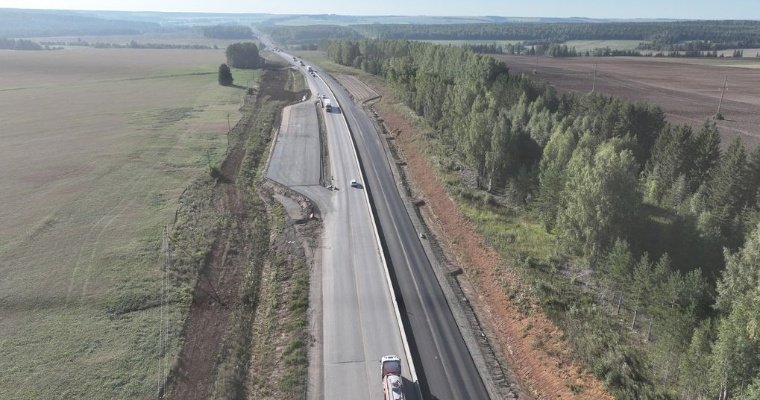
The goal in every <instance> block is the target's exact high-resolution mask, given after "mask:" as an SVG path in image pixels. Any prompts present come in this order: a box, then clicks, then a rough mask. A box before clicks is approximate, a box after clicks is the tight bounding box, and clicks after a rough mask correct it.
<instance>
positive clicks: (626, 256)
mask: <svg viewBox="0 0 760 400" xmlns="http://www.w3.org/2000/svg"><path fill="white" fill-rule="evenodd" d="M327 53H328V56H329V57H330V58H331V59H333V60H334V61H336V62H338V63H341V64H344V65H350V66H354V67H357V68H362V69H363V70H365V71H367V72H370V73H373V74H377V75H381V76H383V77H384V78H385V79H386V81H387V82H388V84H389V85H390V86H391V87H392V88H393V89H394V91H395V92H396V94H397V96H398V97H400V98H401V99H402V100H403V101H404V102H405V103H406V104H408V105H409V106H410V107H411V108H412V109H413V110H414V111H415V112H417V113H418V114H419V115H421V116H422V117H424V118H425V119H426V120H427V121H428V123H429V124H430V125H431V126H432V127H433V128H435V131H436V134H435V135H436V138H437V140H438V141H440V142H441V143H442V144H443V145H444V147H445V148H447V149H448V151H449V152H450V156H451V157H452V158H455V159H461V160H464V162H465V163H466V164H467V165H468V167H469V168H471V170H472V171H473V173H474V174H475V175H476V176H477V179H476V182H475V185H476V186H477V188H479V189H481V190H483V191H484V192H486V193H490V194H491V195H500V197H504V198H506V199H507V200H508V201H509V202H510V203H511V204H513V205H516V206H518V209H522V210H529V211H530V212H529V213H528V214H526V217H527V216H529V215H537V216H538V218H539V219H540V220H541V221H542V222H543V223H544V225H545V226H546V228H547V229H548V230H549V231H551V232H553V233H554V235H555V236H556V237H557V239H558V240H557V249H556V253H558V254H566V255H567V256H568V257H570V259H572V260H576V261H575V262H584V263H587V264H588V266H589V267H590V268H591V269H592V270H593V271H595V273H596V274H595V276H596V277H597V278H596V282H595V283H589V284H588V288H589V290H596V291H599V292H600V293H601V292H610V291H611V292H614V293H615V296H617V298H618V299H619V301H620V302H621V303H622V302H625V303H626V304H628V306H629V307H630V308H631V310H632V312H633V319H634V320H633V324H632V325H633V326H635V325H636V318H637V316H639V318H641V319H643V318H646V319H647V320H648V321H650V322H651V325H650V326H649V332H648V333H651V334H647V337H650V338H651V339H652V342H651V343H650V344H649V345H647V346H644V347H643V348H644V350H645V351H644V354H645V355H644V356H640V355H638V354H639V353H638V350H630V349H631V348H636V346H633V345H630V346H629V345H625V344H624V341H621V339H620V338H621V336H620V335H627V333H626V331H620V332H617V334H618V336H617V339H615V340H612V341H605V342H603V343H602V342H597V343H596V344H594V345H593V346H591V345H588V344H587V342H586V341H585V340H587V339H586V337H587V336H589V331H590V330H593V329H591V328H589V327H590V326H592V325H593V324H596V323H597V322H594V321H599V320H600V318H601V317H599V315H598V313H597V312H578V313H577V318H571V319H575V321H574V322H572V323H573V324H576V325H577V324H581V325H579V326H583V327H584V328H582V329H581V330H577V331H574V330H572V329H570V330H569V331H570V332H576V334H575V335H574V336H573V337H570V340H571V342H573V343H575V344H576V345H577V347H578V348H579V349H583V351H582V354H586V355H588V357H586V358H584V360H585V361H586V362H587V364H588V365H590V366H591V368H592V370H593V371H595V372H596V373H597V374H599V375H600V376H601V377H603V378H604V379H605V380H606V381H607V383H608V385H609V386H610V388H611V389H612V390H613V391H614V392H615V393H617V394H618V395H619V396H620V397H621V398H678V397H680V398H684V399H694V398H707V397H714V398H715V397H717V396H718V395H719V394H721V393H722V394H723V395H724V396H726V395H727V396H729V397H731V398H747V399H748V398H752V397H751V396H752V394H753V393H757V392H758V390H760V381H758V380H757V379H756V377H757V376H758V375H760V336H758V334H757V332H758V329H757V325H756V323H757V320H758V318H757V312H756V310H758V309H760V296H757V294H756V293H760V292H758V291H760V289H758V288H757V286H758V280H760V279H758V275H760V272H758V268H757V265H758V261H760V227H759V225H758V221H760V217H759V215H760V210H759V209H758V206H757V204H758V195H757V192H758V187H759V186H760V151H753V152H752V153H750V154H749V155H748V154H747V151H746V149H745V148H744V146H743V145H742V143H741V142H739V141H735V142H733V143H732V144H731V145H730V146H728V148H727V149H726V150H725V151H721V147H720V136H719V133H718V129H717V127H716V125H715V124H714V123H712V122H708V123H706V124H705V125H704V126H703V127H702V128H701V129H699V130H698V131H697V132H696V133H695V132H694V131H693V130H692V129H691V128H689V127H685V126H671V125H669V124H667V123H666V122H665V118H664V114H663V112H662V111H661V110H660V109H659V108H658V107H655V106H652V105H648V104H644V103H635V104H632V103H627V102H624V101H620V100H617V99H613V98H608V97H604V96H600V95H597V94H589V95H584V96H571V95H562V96H559V95H557V94H556V93H555V92H554V91H553V90H552V89H551V87H548V86H542V85H539V84H537V83H534V82H532V81H530V80H529V79H527V78H525V77H522V76H514V75H510V74H509V73H508V70H507V67H506V66H505V65H504V64H503V63H500V62H497V61H495V60H494V59H493V58H491V57H488V56H483V55H479V54H475V53H473V52H471V51H468V50H465V49H462V48H457V47H451V46H436V45H432V44H429V43H422V42H407V41H393V40H361V41H333V42H330V43H329V45H328V48H327ZM756 227H757V228H756ZM750 231H754V233H749V232H750ZM745 238H748V239H745ZM723 248H725V249H726V250H725V252H723V251H722V249H723ZM650 257H651V258H650ZM753 257H754V258H753ZM650 259H655V260H658V261H657V262H652V261H650ZM635 260H637V261H635ZM631 282H633V284H631ZM729 287H730V288H736V287H738V289H728V288H729ZM713 293H715V294H716V297H715V298H714V299H715V301H713V297H712V296H711V294H713ZM623 299H625V301H623ZM577 301H578V300H577V299H576V300H571V301H570V302H571V303H572V302H577ZM591 309H593V307H592V308H591ZM568 311H569V310H568ZM579 318H580V319H581V321H580V322H578V319H579ZM752 318H754V319H752ZM607 320H608V321H614V320H615V318H614V316H611V317H610V318H607ZM605 324H606V325H604V326H608V325H609V326H615V325H614V324H613V323H611V322H607V323H605ZM596 332H599V333H600V334H606V333H604V332H606V331H599V330H597V331H596ZM632 343H635V341H634V342H632ZM589 346H590V347H589ZM621 357H622V358H623V359H624V360H622V361H621ZM642 357H643V358H642ZM625 360H627V361H625Z"/></svg>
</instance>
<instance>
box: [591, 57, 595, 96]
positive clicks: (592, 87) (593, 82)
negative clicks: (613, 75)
mask: <svg viewBox="0 0 760 400" xmlns="http://www.w3.org/2000/svg"><path fill="white" fill-rule="evenodd" d="M594 90H596V63H594V80H593V81H592V83H591V93H594Z"/></svg>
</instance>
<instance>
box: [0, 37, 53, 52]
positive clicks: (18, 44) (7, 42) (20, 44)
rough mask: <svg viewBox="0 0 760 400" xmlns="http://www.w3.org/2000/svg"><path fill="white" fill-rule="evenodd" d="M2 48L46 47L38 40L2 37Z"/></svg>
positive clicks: (33, 48) (27, 48) (26, 48)
mask: <svg viewBox="0 0 760 400" xmlns="http://www.w3.org/2000/svg"><path fill="white" fill-rule="evenodd" d="M0 49H3V50H43V49H44V48H43V47H42V46H41V45H40V44H39V43H37V42H33V41H31V40H26V39H6V38H0Z"/></svg>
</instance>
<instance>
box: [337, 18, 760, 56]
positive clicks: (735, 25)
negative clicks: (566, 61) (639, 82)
mask: <svg viewBox="0 0 760 400" xmlns="http://www.w3.org/2000/svg"><path fill="white" fill-rule="evenodd" d="M351 28H353V29H354V30H355V31H357V32H358V33H360V34H362V35H363V36H364V37H367V38H378V39H406V40H540V41H544V42H553V43H562V42H566V41H568V40H641V41H650V42H652V46H654V47H655V48H653V50H668V48H667V46H669V45H672V44H675V43H682V42H688V41H698V40H701V41H707V42H712V43H715V44H716V45H719V46H722V47H721V48H737V47H739V48H749V47H758V46H760V21H668V22H604V23H500V24H437V25H411V24H383V25H379V24H373V25H352V26H351ZM721 48H718V49H721ZM711 50H714V49H711Z"/></svg>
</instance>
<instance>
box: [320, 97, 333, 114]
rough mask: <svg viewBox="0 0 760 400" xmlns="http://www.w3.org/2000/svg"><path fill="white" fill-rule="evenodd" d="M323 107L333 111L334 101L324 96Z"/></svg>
mask: <svg viewBox="0 0 760 400" xmlns="http://www.w3.org/2000/svg"><path fill="white" fill-rule="evenodd" d="M322 107H324V108H325V111H327V112H332V103H331V102H330V99H326V98H324V97H323V98H322Z"/></svg>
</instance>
